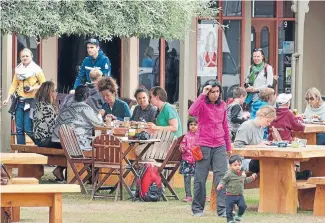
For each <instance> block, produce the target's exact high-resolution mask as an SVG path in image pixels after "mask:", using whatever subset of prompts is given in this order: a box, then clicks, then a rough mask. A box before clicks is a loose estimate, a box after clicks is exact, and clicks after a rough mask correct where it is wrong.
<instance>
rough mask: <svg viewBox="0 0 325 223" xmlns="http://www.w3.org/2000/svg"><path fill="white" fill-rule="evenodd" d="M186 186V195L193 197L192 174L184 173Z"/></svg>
mask: <svg viewBox="0 0 325 223" xmlns="http://www.w3.org/2000/svg"><path fill="white" fill-rule="evenodd" d="M184 186H185V194H186V197H192V192H191V176H185V175H184Z"/></svg>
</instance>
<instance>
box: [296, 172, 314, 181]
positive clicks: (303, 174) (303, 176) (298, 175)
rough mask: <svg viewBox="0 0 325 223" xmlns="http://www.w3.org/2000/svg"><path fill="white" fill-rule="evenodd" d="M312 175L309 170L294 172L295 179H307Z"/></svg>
mask: <svg viewBox="0 0 325 223" xmlns="http://www.w3.org/2000/svg"><path fill="white" fill-rule="evenodd" d="M311 176H312V172H311V170H304V171H300V172H296V180H308V178H309V177H311Z"/></svg>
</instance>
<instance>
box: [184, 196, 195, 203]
mask: <svg viewBox="0 0 325 223" xmlns="http://www.w3.org/2000/svg"><path fill="white" fill-rule="evenodd" d="M192 200H193V199H192V197H186V198H184V199H183V202H192Z"/></svg>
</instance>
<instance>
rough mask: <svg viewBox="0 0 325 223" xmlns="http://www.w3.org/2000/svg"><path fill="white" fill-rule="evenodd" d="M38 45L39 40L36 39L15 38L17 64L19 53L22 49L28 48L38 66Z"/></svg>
mask: <svg viewBox="0 0 325 223" xmlns="http://www.w3.org/2000/svg"><path fill="white" fill-rule="evenodd" d="M39 44H40V40H39V39H38V38H36V37H27V36H23V35H18V36H17V64H16V65H18V64H19V63H20V55H19V54H20V51H21V50H23V49H24V48H28V49H30V50H31V51H32V53H33V60H34V62H35V63H37V64H38V65H40V59H39Z"/></svg>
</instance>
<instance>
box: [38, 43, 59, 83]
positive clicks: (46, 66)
mask: <svg viewBox="0 0 325 223" xmlns="http://www.w3.org/2000/svg"><path fill="white" fill-rule="evenodd" d="M42 69H43V71H44V74H45V78H46V80H51V81H53V82H54V83H55V85H56V86H57V80H58V77H57V76H58V38H57V37H50V38H48V39H43V40H42Z"/></svg>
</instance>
